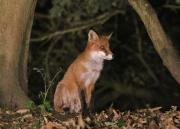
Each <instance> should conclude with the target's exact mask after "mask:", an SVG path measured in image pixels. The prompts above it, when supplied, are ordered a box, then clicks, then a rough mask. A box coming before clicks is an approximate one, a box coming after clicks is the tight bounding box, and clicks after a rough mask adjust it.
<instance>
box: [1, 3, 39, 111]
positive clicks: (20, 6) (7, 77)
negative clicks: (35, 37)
mask: <svg viewBox="0 0 180 129" xmlns="http://www.w3.org/2000/svg"><path fill="white" fill-rule="evenodd" d="M36 1H37V0H0V104H1V105H6V106H9V107H18V108H21V107H24V106H25V105H26V103H27V101H28V100H29V98H28V97H27V92H28V89H27V87H28V85H27V58H28V49H29V39H30V33H31V27H32V22H33V16H34V10H35V5H36Z"/></svg>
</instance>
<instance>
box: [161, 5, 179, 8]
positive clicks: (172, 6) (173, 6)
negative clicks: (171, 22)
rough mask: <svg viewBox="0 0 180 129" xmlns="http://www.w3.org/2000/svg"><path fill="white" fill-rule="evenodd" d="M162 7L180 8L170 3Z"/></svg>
mask: <svg viewBox="0 0 180 129" xmlns="http://www.w3.org/2000/svg"><path fill="white" fill-rule="evenodd" d="M162 7H164V8H170V9H180V5H170V4H167V5H164V6H162Z"/></svg>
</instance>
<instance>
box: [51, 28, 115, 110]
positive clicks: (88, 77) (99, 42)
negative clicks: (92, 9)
mask: <svg viewBox="0 0 180 129" xmlns="http://www.w3.org/2000/svg"><path fill="white" fill-rule="evenodd" d="M110 37H111V35H109V36H98V35H97V33H96V32H94V31H93V30H90V31H89V33H88V42H87V46H86V48H85V50H84V51H83V52H82V53H81V54H80V55H79V56H78V57H77V58H76V59H75V61H74V62H73V63H72V64H71V65H70V66H69V68H68V70H67V71H66V73H65V75H64V77H63V79H62V80H61V81H60V82H59V83H58V85H57V88H56V91H55V94H54V108H55V110H56V111H58V112H63V111H64V110H65V109H69V111H70V112H79V111H81V110H82V100H85V103H86V106H87V108H90V104H91V97H92V92H93V89H94V85H95V83H96V81H97V79H98V78H99V76H100V73H101V70H102V69H103V62H104V60H111V59H112V58H113V54H112V52H111V50H110V48H109V39H110ZM81 92H83V94H84V97H85V98H82V97H83V96H82V94H81Z"/></svg>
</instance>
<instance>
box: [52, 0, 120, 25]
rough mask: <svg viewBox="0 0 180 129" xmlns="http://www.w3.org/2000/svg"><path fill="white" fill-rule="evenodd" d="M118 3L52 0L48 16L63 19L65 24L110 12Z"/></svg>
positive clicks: (95, 0) (106, 0)
mask: <svg viewBox="0 0 180 129" xmlns="http://www.w3.org/2000/svg"><path fill="white" fill-rule="evenodd" d="M118 3H119V1H118V0H112V1H111V0H99V1H97V0H76V1H74V0H53V1H52V4H53V7H52V8H51V10H50V14H51V15H52V16H60V17H63V19H64V18H65V19H64V20H66V21H67V22H74V21H79V20H82V19H86V18H92V17H94V16H95V15H97V14H99V13H102V12H105V11H108V10H111V9H113V8H114V7H115V6H118Z"/></svg>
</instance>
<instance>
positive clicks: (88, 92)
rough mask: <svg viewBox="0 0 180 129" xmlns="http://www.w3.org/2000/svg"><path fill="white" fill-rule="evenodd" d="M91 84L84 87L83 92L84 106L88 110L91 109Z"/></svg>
mask: <svg viewBox="0 0 180 129" xmlns="http://www.w3.org/2000/svg"><path fill="white" fill-rule="evenodd" d="M93 87H94V86H93V85H89V86H87V87H86V88H85V90H84V92H85V93H84V94H85V102H86V107H87V109H88V110H92V91H93Z"/></svg>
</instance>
